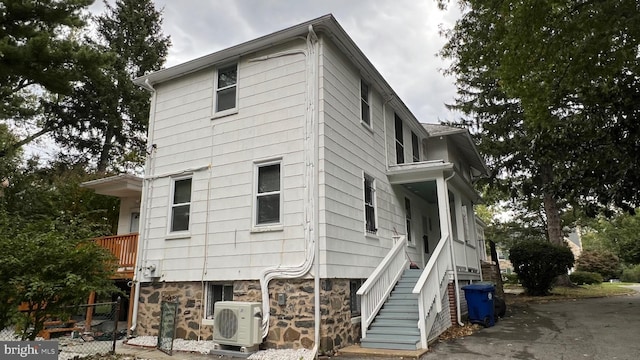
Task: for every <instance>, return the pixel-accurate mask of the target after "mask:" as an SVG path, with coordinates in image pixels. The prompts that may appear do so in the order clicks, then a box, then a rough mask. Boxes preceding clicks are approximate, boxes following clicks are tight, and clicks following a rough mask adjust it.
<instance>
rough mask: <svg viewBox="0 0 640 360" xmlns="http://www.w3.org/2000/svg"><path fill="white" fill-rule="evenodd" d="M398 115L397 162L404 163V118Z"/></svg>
mask: <svg viewBox="0 0 640 360" xmlns="http://www.w3.org/2000/svg"><path fill="white" fill-rule="evenodd" d="M395 115H396V164H404V136H403V130H402V119H400V117H399V116H398V114H395Z"/></svg>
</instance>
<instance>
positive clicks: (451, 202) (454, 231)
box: [449, 191, 458, 240]
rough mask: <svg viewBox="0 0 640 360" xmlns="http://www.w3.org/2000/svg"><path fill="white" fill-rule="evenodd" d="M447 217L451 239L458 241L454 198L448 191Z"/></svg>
mask: <svg viewBox="0 0 640 360" xmlns="http://www.w3.org/2000/svg"><path fill="white" fill-rule="evenodd" d="M449 216H450V217H451V232H452V234H451V238H452V239H453V240H458V219H457V217H456V200H455V196H454V195H453V193H452V192H451V191H449Z"/></svg>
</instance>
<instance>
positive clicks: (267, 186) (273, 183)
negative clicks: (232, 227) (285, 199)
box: [255, 162, 282, 225]
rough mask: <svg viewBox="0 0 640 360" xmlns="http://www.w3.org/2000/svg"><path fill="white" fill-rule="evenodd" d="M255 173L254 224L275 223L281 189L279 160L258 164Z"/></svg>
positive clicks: (278, 217) (278, 214) (277, 215)
mask: <svg viewBox="0 0 640 360" xmlns="http://www.w3.org/2000/svg"><path fill="white" fill-rule="evenodd" d="M256 174H257V175H256V176H257V179H256V203H255V211H256V213H255V224H256V225H266V224H277V223H279V222H280V200H281V197H280V193H281V189H282V181H281V177H280V162H269V163H263V164H258V165H257V171H256Z"/></svg>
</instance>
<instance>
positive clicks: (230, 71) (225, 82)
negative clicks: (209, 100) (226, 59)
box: [215, 64, 238, 113]
mask: <svg viewBox="0 0 640 360" xmlns="http://www.w3.org/2000/svg"><path fill="white" fill-rule="evenodd" d="M237 84H238V64H232V65H228V66H224V67H221V68H219V69H218V71H217V73H216V83H215V88H216V103H215V109H216V111H215V112H216V113H219V112H223V111H226V110H233V109H235V108H236V103H237V100H238V91H237V90H238V87H237Z"/></svg>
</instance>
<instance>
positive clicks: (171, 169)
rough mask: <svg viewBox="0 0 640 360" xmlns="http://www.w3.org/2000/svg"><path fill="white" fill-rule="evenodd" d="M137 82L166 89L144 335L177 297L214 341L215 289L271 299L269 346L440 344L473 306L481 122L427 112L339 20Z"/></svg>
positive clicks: (146, 256) (158, 130)
mask: <svg viewBox="0 0 640 360" xmlns="http://www.w3.org/2000/svg"><path fill="white" fill-rule="evenodd" d="M389 46H392V45H389ZM390 51H392V49H391V48H390ZM407 71H411V69H407ZM135 83H136V84H138V85H139V86H142V87H144V88H146V89H148V90H149V91H150V92H151V94H152V101H151V113H150V120H149V134H148V144H149V147H148V149H149V155H148V158H147V162H146V169H145V176H144V181H143V189H142V196H141V199H142V202H141V205H140V240H139V248H138V249H139V253H138V261H137V263H138V266H137V272H136V282H135V285H136V294H137V295H136V297H135V300H136V303H137V306H136V308H135V309H134V324H133V326H132V327H133V328H135V332H136V333H137V334H138V335H157V334H158V327H159V321H160V320H159V314H160V303H161V302H162V301H163V300H172V301H178V303H179V309H178V313H177V318H176V327H177V330H176V335H177V337H181V338H188V339H211V338H212V336H213V331H214V330H213V325H214V319H213V315H214V313H215V310H214V306H215V304H216V303H217V302H218V301H221V300H233V301H250V302H260V303H261V304H262V305H261V306H262V309H263V314H265V315H263V322H262V328H261V330H262V331H261V334H262V336H263V337H264V342H263V346H265V347H269V348H281V347H286V348H290V347H294V348H296V347H305V348H314V347H319V348H320V350H321V351H331V350H334V349H336V348H341V347H344V346H346V345H349V344H354V343H357V342H358V341H360V339H361V338H362V346H366V347H383V348H384V347H386V348H409V349H411V348H412V349H426V348H427V342H428V340H432V339H434V338H435V337H436V336H437V335H439V334H440V333H441V332H442V331H444V330H445V329H446V328H448V327H449V326H451V323H452V321H454V322H455V321H458V320H459V319H460V315H461V313H464V311H465V308H466V304H465V301H464V295H463V294H462V293H461V290H460V288H461V287H462V286H463V285H465V284H468V283H469V282H470V281H476V280H481V277H482V276H481V274H480V259H481V258H483V257H484V256H485V255H484V254H485V247H484V243H483V240H482V237H481V235H480V234H479V233H478V231H477V226H476V217H475V213H474V204H475V203H476V202H477V201H478V200H479V198H478V194H477V193H476V191H475V190H474V188H473V185H472V182H473V180H474V178H476V177H478V176H483V175H485V174H486V172H487V170H486V167H485V165H484V162H483V160H482V158H481V157H480V156H479V154H478V152H477V150H476V148H475V146H474V143H473V141H472V139H471V137H470V135H469V133H468V132H467V131H466V130H463V129H457V128H451V127H447V126H441V125H433V124H421V123H420V122H419V121H418V119H416V118H415V117H414V115H413V114H412V113H411V112H410V111H409V109H408V108H407V107H406V106H405V104H404V103H403V102H402V101H401V100H400V99H399V98H398V96H397V95H396V94H395V92H394V91H393V90H392V89H391V87H390V86H389V84H388V83H387V82H386V81H385V79H384V78H383V77H382V76H381V75H380V74H379V73H378V71H377V70H376V69H375V68H374V67H373V65H372V64H371V63H370V62H369V60H368V59H367V58H366V57H365V56H364V54H363V53H362V52H361V51H360V50H359V49H358V47H357V46H356V44H355V43H354V42H353V40H352V39H351V38H349V36H348V35H347V34H346V32H345V31H344V30H343V29H342V27H340V25H339V24H338V23H337V21H336V20H335V19H334V18H333V16H331V15H327V16H324V17H321V18H318V19H315V20H312V21H309V22H306V23H302V24H299V25H296V26H294V27H291V28H288V29H285V30H282V31H278V32H276V33H273V34H270V35H267V36H264V37H261V38H258V39H255V40H252V41H249V42H246V43H243V44H240V45H237V46H234V47H231V48H228V49H225V50H222V51H219V52H216V53H213V54H210V55H207V56H204V57H201V58H198V59H195V60H192V61H189V62H186V63H183V64H180V65H177V66H174V67H171V68H168V69H164V70H160V71H158V72H155V73H152V74H149V75H146V76H143V77H141V78H138V79H135ZM425 86H428V85H425ZM425 120H426V119H425ZM132 209H137V207H136V206H128V207H127V206H125V208H123V209H122V210H124V211H125V214H124V215H122V217H121V220H123V221H126V219H127V217H128V216H130V215H127V214H131V213H132V211H133V210H132ZM123 230H124V229H123ZM410 263H413V264H412V265H415V266H414V267H418V268H419V269H420V270H413V271H409V270H407V269H408V268H409V265H410ZM401 277H402V279H403V280H400V282H401V283H402V284H403V285H398V286H396V287H395V290H394V286H395V285H396V282H397V281H398V279H400V278H401ZM400 288H403V289H404V291H406V292H408V293H409V295H407V298H408V299H409V300H408V301H405V302H403V303H402V304H401V305H393V306H392V305H390V304H389V303H387V305H385V306H384V307H383V305H384V304H385V301H387V300H388V298H389V293H390V292H391V291H392V290H394V291H399V289H400ZM410 293H414V294H413V295H411V294H410ZM381 307H383V309H382V311H380V312H378V310H379V309H380V308H381ZM394 307H397V310H396V311H394V310H392V309H393V308H394ZM397 311H399V312H401V313H403V314H404V315H403V316H404V317H405V320H407V321H405V322H398V324H400V325H399V326H400V330H403V331H398V328H390V329H386V330H385V329H384V326H383V325H384V323H385V321H383V320H381V319H382V318H384V317H389V316H391V318H393V316H394V315H393V314H390V312H391V313H393V312H397ZM407 316H409V317H407ZM419 319H420V320H419ZM232 325H233V324H232ZM404 330H406V331H404ZM385 331H386V333H385ZM389 332H391V333H389ZM401 333H404V335H403V334H401ZM261 339H262V338H261Z"/></svg>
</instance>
